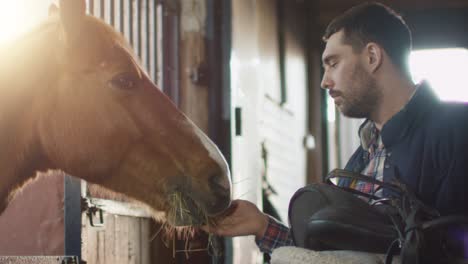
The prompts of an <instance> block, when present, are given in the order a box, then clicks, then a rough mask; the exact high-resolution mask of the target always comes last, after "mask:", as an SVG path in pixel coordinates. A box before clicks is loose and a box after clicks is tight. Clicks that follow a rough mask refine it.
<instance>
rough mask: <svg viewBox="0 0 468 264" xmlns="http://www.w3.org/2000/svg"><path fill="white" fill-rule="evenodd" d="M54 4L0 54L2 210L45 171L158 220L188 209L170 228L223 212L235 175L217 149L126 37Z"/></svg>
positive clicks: (71, 1) (78, 6)
mask: <svg viewBox="0 0 468 264" xmlns="http://www.w3.org/2000/svg"><path fill="white" fill-rule="evenodd" d="M55 8H56V12H55V13H56V14H55V15H51V16H50V17H49V19H48V20H47V21H46V22H45V23H44V24H42V25H41V26H39V27H38V28H36V29H35V30H34V31H32V32H31V33H28V34H26V35H25V36H23V37H22V38H21V39H20V40H19V41H17V42H15V43H13V44H12V45H11V46H8V47H7V48H5V49H4V50H2V51H0V132H1V134H0V168H1V173H0V200H1V201H5V202H4V203H2V205H1V206H0V212H1V211H3V209H4V208H5V207H6V206H7V203H8V199H9V195H10V194H11V193H12V191H13V190H15V189H16V188H17V187H20V186H21V185H22V184H23V183H24V182H26V181H27V180H28V179H30V178H32V177H34V176H35V174H36V172H37V171H45V170H48V169H58V170H62V171H64V172H66V173H68V174H71V175H74V176H76V177H79V178H82V179H84V180H86V181H88V182H92V183H96V184H99V185H101V186H103V187H106V188H108V189H110V190H113V191H115V192H119V193H122V194H125V195H126V196H128V197H130V198H133V199H134V200H136V201H139V202H141V203H143V204H144V205H146V206H148V207H149V208H150V210H152V211H153V212H155V214H156V211H163V212H166V213H168V212H170V210H171V208H172V209H173V208H174V207H183V208H180V210H181V212H185V213H187V212H188V216H190V217H189V218H190V219H188V218H185V219H178V218H180V217H179V214H175V215H173V216H172V218H171V217H169V222H170V223H172V224H179V225H186V224H190V223H200V221H203V220H206V219H204V218H203V217H206V216H214V215H217V214H219V213H220V212H222V211H223V210H225V209H226V208H227V207H228V206H229V204H230V200H231V183H230V175H229V169H228V166H227V164H226V161H225V160H224V158H223V156H222V155H221V153H220V152H219V150H218V149H217V147H216V146H215V145H214V144H213V143H212V142H211V141H210V140H209V139H208V138H207V136H206V135H204V134H203V133H202V132H201V130H200V129H199V128H197V127H196V126H195V125H194V124H193V123H192V122H191V121H190V120H189V119H188V118H187V117H186V116H185V115H184V114H182V113H181V112H180V111H179V110H178V109H177V108H176V107H175V106H174V105H173V104H172V103H171V101H170V100H169V99H168V98H167V97H166V96H165V95H164V94H163V93H162V92H161V91H160V90H159V89H158V88H157V87H156V86H155V85H154V84H153V83H152V82H151V81H150V79H149V77H148V75H147V74H146V73H145V72H144V71H143V70H142V68H141V67H140V66H139V65H138V63H137V62H136V59H135V57H134V56H133V55H132V53H131V49H130V48H129V46H128V45H127V44H126V42H125V41H124V39H123V37H122V36H121V35H120V34H119V33H117V32H115V31H114V30H113V29H112V28H111V27H110V26H108V25H106V24H105V23H103V22H101V21H99V20H98V19H96V18H94V17H91V16H87V15H86V14H85V9H86V8H85V1H82V0H61V1H60V9H58V8H57V7H55ZM53 13H54V12H53ZM174 197H175V198H174ZM176 203H177V204H176ZM181 217H182V216H181ZM185 217H187V214H186V215H185ZM202 218H203V219H202ZM190 221H194V222H190Z"/></svg>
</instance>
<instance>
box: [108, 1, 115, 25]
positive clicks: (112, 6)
mask: <svg viewBox="0 0 468 264" xmlns="http://www.w3.org/2000/svg"><path fill="white" fill-rule="evenodd" d="M109 12H110V13H109V17H110V24H111V25H112V26H113V27H114V26H115V3H114V0H110V7H109Z"/></svg>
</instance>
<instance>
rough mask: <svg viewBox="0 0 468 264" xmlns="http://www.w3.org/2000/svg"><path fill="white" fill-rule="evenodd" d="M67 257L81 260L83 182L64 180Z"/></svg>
mask: <svg viewBox="0 0 468 264" xmlns="http://www.w3.org/2000/svg"><path fill="white" fill-rule="evenodd" d="M64 214H65V255H67V256H77V257H78V258H79V259H81V181H80V180H79V179H77V178H74V177H72V176H68V175H67V176H65V179H64Z"/></svg>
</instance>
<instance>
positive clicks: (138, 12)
mask: <svg viewBox="0 0 468 264" xmlns="http://www.w3.org/2000/svg"><path fill="white" fill-rule="evenodd" d="M136 8H137V14H136V16H137V40H138V45H137V52H138V57H139V58H140V60H141V59H142V57H141V56H142V48H143V43H142V41H141V40H142V34H141V19H142V15H141V0H136Z"/></svg>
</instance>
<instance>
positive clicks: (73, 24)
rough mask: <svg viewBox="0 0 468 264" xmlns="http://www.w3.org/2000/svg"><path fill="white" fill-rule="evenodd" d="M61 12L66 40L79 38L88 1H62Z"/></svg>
mask: <svg viewBox="0 0 468 264" xmlns="http://www.w3.org/2000/svg"><path fill="white" fill-rule="evenodd" d="M59 12H60V20H61V21H62V24H63V27H64V31H65V36H66V38H67V39H68V40H70V39H72V40H73V39H75V38H77V37H79V35H80V32H81V29H82V25H83V21H84V17H85V16H86V0H60V10H59Z"/></svg>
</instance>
